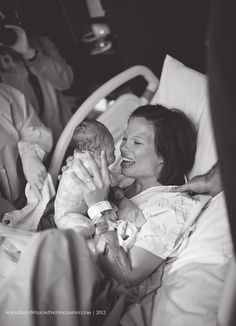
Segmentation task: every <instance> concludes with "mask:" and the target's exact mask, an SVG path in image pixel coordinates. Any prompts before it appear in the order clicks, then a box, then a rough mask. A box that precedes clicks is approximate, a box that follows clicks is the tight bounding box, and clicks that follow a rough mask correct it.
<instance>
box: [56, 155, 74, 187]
mask: <svg viewBox="0 0 236 326" xmlns="http://www.w3.org/2000/svg"><path fill="white" fill-rule="evenodd" d="M73 160H74V157H73V156H68V157H67V159H66V165H63V167H62V168H61V174H59V175H58V177H57V179H58V180H59V181H60V180H61V177H62V173H63V172H65V171H66V170H68V168H69V167H70V166H71V164H72V162H73Z"/></svg>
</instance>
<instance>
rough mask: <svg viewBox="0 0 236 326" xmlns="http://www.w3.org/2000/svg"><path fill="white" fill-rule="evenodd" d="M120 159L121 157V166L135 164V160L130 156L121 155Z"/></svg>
mask: <svg viewBox="0 0 236 326" xmlns="http://www.w3.org/2000/svg"><path fill="white" fill-rule="evenodd" d="M121 159H122V161H121V167H128V166H131V165H133V164H135V161H134V160H131V159H130V158H127V157H123V156H122V157H121Z"/></svg>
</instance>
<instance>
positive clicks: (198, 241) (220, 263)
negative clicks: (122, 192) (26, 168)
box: [49, 56, 236, 326]
mask: <svg viewBox="0 0 236 326" xmlns="http://www.w3.org/2000/svg"><path fill="white" fill-rule="evenodd" d="M138 76H141V77H143V78H144V79H145V80H146V88H145V90H144V92H143V94H142V95H141V96H140V97H139V96H137V95H135V94H134V93H132V92H129V93H125V94H122V95H121V96H119V97H118V98H117V99H116V100H115V102H114V104H113V105H112V106H110V107H109V109H108V110H106V111H105V112H104V113H102V114H101V115H100V116H99V117H98V120H100V121H101V122H103V123H104V124H105V125H106V126H107V127H108V129H109V130H110V131H111V133H112V134H113V136H114V139H115V143H116V147H117V148H118V147H119V142H120V139H121V137H122V132H123V130H124V128H125V126H126V122H127V118H128V116H129V115H130V113H131V112H132V111H133V110H134V109H135V108H136V107H137V106H139V105H142V104H147V103H159V104H162V105H164V106H166V107H168V108H178V109H181V110H183V111H184V112H185V113H186V114H187V115H188V116H189V118H190V119H191V120H192V122H193V123H194V125H195V126H196V129H197V134H198V135H197V150H196V158H195V163H194V166H193V168H192V170H191V171H190V173H189V175H188V178H192V177H194V176H195V175H198V174H202V173H205V172H207V171H208V170H209V169H210V168H211V167H212V165H213V164H214V163H215V162H216V161H217V155H216V150H215V143H214V136H213V132H212V126H211V120H210V113H209V99H208V92H207V80H206V76H204V75H202V74H200V73H198V72H197V71H194V70H192V69H190V68H188V67H186V66H185V65H183V64H182V63H180V62H179V61H177V60H175V59H174V58H172V57H170V56H167V57H166V59H165V62H164V65H163V70H162V74H161V78H160V80H158V79H157V78H156V77H155V75H154V74H153V73H152V72H151V71H150V70H149V69H148V68H146V67H143V66H135V67H132V68H130V69H128V70H126V71H125V72H123V73H121V74H119V75H118V76H116V77H114V78H112V80H110V81H108V82H107V83H105V84H104V85H103V86H101V87H100V88H99V89H98V90H96V91H95V92H94V93H93V94H92V95H91V96H90V97H89V98H88V99H87V100H86V101H85V102H84V103H83V104H82V105H81V106H80V107H79V108H78V110H77V111H76V112H75V114H74V115H73V117H72V118H71V120H70V121H69V123H68V124H67V126H66V127H65V129H64V131H63V133H62V135H61V137H60V139H59V140H58V143H57V145H56V147H55V150H54V153H53V156H52V160H51V164H50V168H49V172H50V174H51V175H52V178H53V182H54V184H55V185H56V183H57V176H58V174H59V173H60V168H61V163H62V161H63V158H64V155H65V152H66V149H67V147H68V145H69V143H70V140H71V137H72V134H73V131H74V129H75V127H76V126H77V125H78V124H79V123H80V122H81V121H82V120H83V119H84V118H85V117H86V116H87V115H88V113H89V112H90V111H91V110H93V109H94V107H95V106H96V104H97V103H98V102H99V101H100V100H101V99H103V98H105V97H107V96H108V94H110V93H111V92H113V91H114V90H115V89H116V88H118V87H120V86H121V85H123V84H125V83H127V82H128V81H130V80H132V79H133V78H136V77H138ZM118 164H119V155H118V151H117V161H116V163H115V165H117V166H118ZM192 231H193V232H192V234H191V236H190V237H189V240H188V243H187V246H186V247H185V248H184V249H183V250H182V252H181V253H180V254H179V256H178V257H177V258H175V259H172V260H169V261H168V263H167V264H166V266H165V270H164V274H163V280H162V286H161V287H160V288H159V289H158V292H157V295H156V297H155V302H154V307H153V316H152V320H153V321H152V326H158V325H160V326H163V325H166V326H184V325H186V326H199V325H204V326H213V325H216V324H217V319H219V324H218V325H219V326H220V325H223V324H224V322H225V320H226V319H227V314H228V311H227V307H228V304H226V303H225V302H226V301H227V300H228V298H229V296H230V294H229V292H230V291H229V290H230V289H232V288H233V286H235V280H236V277H235V263H234V261H233V259H232V256H233V248H232V241H231V236H230V229H229V224H228V218H227V211H226V204H225V199H224V194H223V193H220V194H218V195H217V196H216V197H214V198H213V199H212V200H211V201H210V203H209V204H208V207H207V208H205V210H204V211H203V212H202V214H201V215H200V216H199V217H198V219H197V222H196V226H195V229H193V230H192ZM230 264H231V268H230V269H229V266H230ZM229 270H230V272H229ZM228 273H229V276H228ZM226 279H227V282H226V286H225V280H226ZM224 288H225V289H226V290H225V291H226V292H225V293H226V294H225V295H224V296H223V297H224V299H223V302H222V303H220V299H221V296H222V293H223V291H224ZM225 298H226V299H225ZM219 307H220V311H219ZM137 318H138V320H136V321H134V322H135V325H143V324H142V316H140V315H139V316H137ZM148 326H149V325H148Z"/></svg>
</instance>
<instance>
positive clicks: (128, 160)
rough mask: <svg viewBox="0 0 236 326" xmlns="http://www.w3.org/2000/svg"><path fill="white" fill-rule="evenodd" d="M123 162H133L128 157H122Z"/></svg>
mask: <svg viewBox="0 0 236 326" xmlns="http://www.w3.org/2000/svg"><path fill="white" fill-rule="evenodd" d="M122 161H125V162H133V161H132V160H130V159H129V158H127V157H122Z"/></svg>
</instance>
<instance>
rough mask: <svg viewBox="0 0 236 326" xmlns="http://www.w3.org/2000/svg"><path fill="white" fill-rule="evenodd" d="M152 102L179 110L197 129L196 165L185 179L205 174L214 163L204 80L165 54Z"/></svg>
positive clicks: (214, 152)
mask: <svg viewBox="0 0 236 326" xmlns="http://www.w3.org/2000/svg"><path fill="white" fill-rule="evenodd" d="M152 103H153V104H155V103H158V104H161V105H163V106H165V107H167V108H175V109H180V110H182V111H183V112H184V113H186V115H187V116H188V117H189V118H190V119H191V120H192V122H193V123H194V125H195V127H196V128H197V132H198V136H197V151H196V157H195V163H194V166H193V168H192V170H191V171H190V173H189V175H188V178H189V179H191V178H192V177H194V176H195V175H199V174H203V173H205V172H207V171H208V170H209V169H210V168H211V167H212V165H213V164H214V163H215V162H216V161H217V155H216V149H215V140H214V135H213V130H212V125H211V118H210V113H209V99H208V89H207V78H206V76H205V75H203V74H201V73H199V72H197V71H195V70H193V69H190V68H188V67H186V66H185V65H183V64H182V63H181V62H179V61H177V60H175V59H174V58H172V57H171V56H169V55H167V56H166V59H165V62H164V65H163V69H162V74H161V79H160V85H159V88H158V91H157V93H156V95H155V96H154V98H153V99H152Z"/></svg>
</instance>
